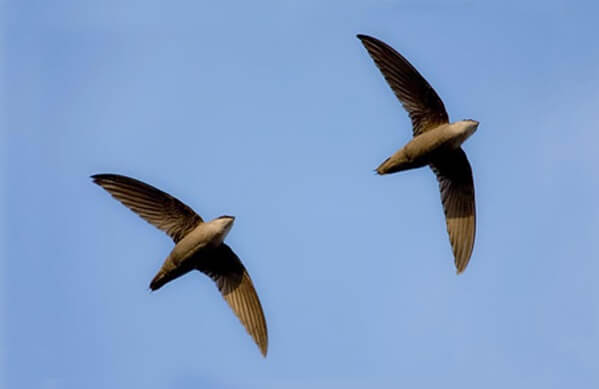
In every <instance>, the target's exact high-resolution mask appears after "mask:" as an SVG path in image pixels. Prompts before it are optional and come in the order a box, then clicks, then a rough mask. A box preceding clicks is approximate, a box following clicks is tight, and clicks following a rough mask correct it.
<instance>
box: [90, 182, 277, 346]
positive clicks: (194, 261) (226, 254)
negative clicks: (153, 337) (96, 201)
mask: <svg viewBox="0 0 599 389" xmlns="http://www.w3.org/2000/svg"><path fill="white" fill-rule="evenodd" d="M92 178H93V180H94V182H95V183H96V184H98V185H100V186H101V187H102V188H104V189H105V190H106V191H108V192H109V193H110V194H111V195H112V196H113V197H114V198H116V199H117V200H119V201H120V202H121V203H123V205H125V206H126V207H128V208H129V209H131V210H132V211H133V212H135V213H137V214H138V215H139V216H141V217H142V218H143V219H145V220H146V221H147V222H149V223H151V224H152V225H154V226H155V227H157V228H159V229H161V230H163V231H164V232H166V233H167V234H168V235H169V236H170V237H171V238H172V239H173V241H174V242H175V247H174V248H173V249H172V250H171V252H170V254H169V255H168V256H167V258H166V259H165V260H164V263H163V264H162V267H161V268H160V270H159V271H158V273H157V274H156V276H155V277H154V279H153V280H152V282H151V283H150V289H152V290H157V289H160V288H161V287H162V286H164V285H165V284H167V283H168V282H170V281H172V280H174V279H176V278H178V277H181V276H182V275H184V274H186V273H188V272H190V271H192V270H199V271H201V272H202V273H204V274H206V275H207V276H209V277H210V278H212V280H213V281H214V282H215V283H216V286H217V287H218V290H219V291H220V292H221V294H222V296H223V297H224V299H225V300H226V301H227V303H228V304H229V306H230V307H231V309H232V310H233V312H234V313H235V315H236V316H237V317H238V318H239V320H240V321H241V323H242V324H243V326H244V327H245V328H246V330H247V331H248V333H249V334H250V335H251V336H252V337H253V338H254V341H255V342H256V344H257V345H258V347H259V348H260V351H261V352H262V355H264V356H266V351H267V348H268V335H267V329H266V320H265V318H264V312H263V311H262V306H261V304H260V300H259V299H258V295H257V294H256V290H255V289H254V285H253V283H252V280H251V278H250V276H249V274H248V273H247V270H246V269H245V267H244V266H243V264H242V263H241V261H240V260H239V257H237V255H236V254H235V253H234V252H233V250H231V248H230V247H229V246H228V245H227V244H225V243H224V239H225V237H226V236H227V234H228V233H229V231H230V230H231V227H232V226H233V223H234V221H235V218H234V217H233V216H221V217H218V218H216V219H214V220H211V221H209V222H204V221H203V220H202V218H201V217H200V216H199V215H198V214H196V213H195V212H194V211H193V210H192V209H191V208H189V207H188V206H187V205H185V204H183V203H182V202H180V201H179V200H177V199H176V198H174V197H172V196H170V195H169V194H167V193H165V192H162V191H160V190H159V189H156V188H154V187H153V186H151V185H148V184H146V183H143V182H141V181H138V180H135V179H133V178H130V177H125V176H121V175H117V174H97V175H95V176H92Z"/></svg>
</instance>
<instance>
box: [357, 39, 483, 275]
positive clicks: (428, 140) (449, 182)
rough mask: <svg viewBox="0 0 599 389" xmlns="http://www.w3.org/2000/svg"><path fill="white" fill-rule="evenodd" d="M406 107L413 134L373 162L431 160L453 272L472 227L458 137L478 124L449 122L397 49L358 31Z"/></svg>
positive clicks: (410, 165)
mask: <svg viewBox="0 0 599 389" xmlns="http://www.w3.org/2000/svg"><path fill="white" fill-rule="evenodd" d="M357 37H358V39H360V41H362V44H363V45H364V47H365V48H366V50H367V51H368V54H370V56H371V57H372V59H373V60H374V63H375V64H376V66H377V67H378V68H379V70H380V71H381V73H382V74H383V76H384V77H385V80H387V83H388V84H389V85H390V86H391V89H392V90H393V92H394V93H395V95H396V96H397V98H398V99H399V101H400V102H401V104H402V105H403V107H404V109H405V110H406V111H407V112H408V115H409V116H410V119H411V121H412V127H413V138H412V140H410V141H409V142H408V143H407V144H406V145H405V146H404V147H402V148H401V149H400V150H399V151H397V152H396V153H395V154H393V155H392V156H390V157H389V158H387V159H386V160H385V161H384V162H383V163H381V164H380V166H379V167H377V169H376V172H377V173H378V174H380V175H383V174H390V173H396V172H400V171H403V170H409V169H416V168H419V167H423V166H427V165H428V166H430V168H431V169H432V171H433V172H434V173H435V175H436V176H437V180H438V181H439V189H440V191H441V202H442V203H443V209H444V211H445V220H446V222H447V232H448V233H449V240H450V242H451V246H452V248H453V255H454V258H455V266H456V268H457V273H458V274H460V273H461V272H463V271H464V269H466V266H467V265H468V262H469V261H470V256H471V255H472V249H473V248H474V235H475V229H476V211H475V206H474V183H473V180H472V169H471V167H470V163H469V162H468V158H466V153H464V150H462V148H461V145H462V143H463V142H464V141H465V140H466V139H468V137H470V135H472V134H473V133H474V132H475V131H476V129H477V127H478V122H477V121H476V120H470V119H467V120H461V121H458V122H454V123H449V117H448V115H447V112H446V111H445V107H444V105H443V102H442V101H441V99H440V98H439V96H438V95H437V93H436V92H435V90H434V89H433V88H432V87H431V86H430V85H429V83H428V82H427V81H426V80H425V79H424V78H423V77H422V76H421V75H420V73H418V71H417V70H416V69H415V68H414V67H413V66H412V65H411V64H410V63H409V62H408V60H407V59H405V58H404V57H403V56H402V55H401V54H399V53H398V52H397V51H395V50H394V49H393V48H391V47H390V46H389V45H387V44H385V43H384V42H381V41H380V40H378V39H376V38H373V37H370V36H367V35H358V36H357Z"/></svg>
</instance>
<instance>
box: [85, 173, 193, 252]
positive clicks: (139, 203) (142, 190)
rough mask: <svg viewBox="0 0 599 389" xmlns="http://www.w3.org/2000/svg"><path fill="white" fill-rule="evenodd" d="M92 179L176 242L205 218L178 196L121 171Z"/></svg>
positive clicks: (95, 176) (98, 175)
mask: <svg viewBox="0 0 599 389" xmlns="http://www.w3.org/2000/svg"><path fill="white" fill-rule="evenodd" d="M91 178H92V179H93V180H94V182H95V183H96V184H98V185H100V186H101V187H102V188H104V189H106V191H107V192H108V193H110V194H111V195H112V196H113V197H114V198H115V199H117V200H119V201H120V202H121V203H123V204H124V205H125V206H126V207H127V208H129V209H130V210H132V211H133V212H135V213H137V214H138V215H139V216H141V217H142V218H143V219H145V220H146V221H147V222H148V223H150V224H153V225H154V226H155V227H157V228H159V229H161V230H162V231H164V232H166V233H167V234H168V235H169V236H170V237H171V238H173V240H174V241H175V243H177V242H178V241H180V240H181V239H183V237H184V236H185V235H187V234H188V233H189V232H190V231H191V230H193V229H194V228H195V227H197V225H198V224H200V223H202V221H203V220H202V218H201V217H200V216H199V215H198V214H196V213H195V212H194V211H193V209H191V208H189V207H188V206H187V205H185V204H183V203H182V202H180V201H179V200H177V199H176V198H174V197H172V196H171V195H169V194H167V193H164V192H163V191H161V190H158V189H156V188H154V187H153V186H151V185H148V184H145V183H143V182H141V181H138V180H136V179H133V178H130V177H125V176H121V175H118V174H96V175H94V176H92V177H91Z"/></svg>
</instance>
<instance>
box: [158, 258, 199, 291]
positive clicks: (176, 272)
mask: <svg viewBox="0 0 599 389" xmlns="http://www.w3.org/2000/svg"><path fill="white" fill-rule="evenodd" d="M193 269H194V267H193V261H190V260H188V261H183V262H182V263H179V264H177V265H176V264H175V263H174V262H173V260H172V259H171V258H170V257H168V258H167V259H166V260H165V261H164V264H163V265H162V267H161V268H160V270H159V271H158V273H157V274H156V275H155V276H154V278H153V279H152V281H151V282H150V289H151V290H152V291H154V290H158V289H160V288H161V287H162V286H164V284H167V283H169V282H170V281H172V280H174V279H175V278H179V277H181V276H182V275H184V274H186V273H189V272H190V271H191V270H193Z"/></svg>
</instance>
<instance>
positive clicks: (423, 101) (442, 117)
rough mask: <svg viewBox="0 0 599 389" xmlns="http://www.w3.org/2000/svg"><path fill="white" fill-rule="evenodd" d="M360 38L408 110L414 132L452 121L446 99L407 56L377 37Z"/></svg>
mask: <svg viewBox="0 0 599 389" xmlns="http://www.w3.org/2000/svg"><path fill="white" fill-rule="evenodd" d="M358 39H360V40H361V41H362V44H363V45H364V47H366V50H368V54H370V56H371V57H372V59H373V60H374V63H375V64H376V66H377V67H378V68H379V70H380V71H381V73H383V76H384V77H385V80H387V83H389V86H391V89H393V92H395V95H396V96H397V98H398V99H399V101H401V104H402V105H403V107H404V109H405V110H406V111H408V114H409V115H410V119H411V120H412V126H413V131H414V136H417V135H420V134H421V133H423V132H425V131H427V130H430V129H432V128H435V127H437V126H439V125H440V124H445V123H448V122H449V117H448V116H447V112H446V111H445V106H444V105H443V101H441V99H440V98H439V96H438V95H437V93H436V92H435V90H434V89H433V88H432V87H431V86H430V85H429V83H428V82H427V81H426V80H425V79H424V77H422V76H421V75H420V73H418V71H417V70H416V69H415V68H414V67H413V66H412V65H411V64H410V63H409V62H408V60H407V59H405V58H404V57H403V56H402V55H401V54H399V53H398V52H397V51H395V50H393V48H392V47H391V46H389V45H387V44H385V43H384V42H381V41H380V40H378V39H376V38H373V37H370V36H367V35H358Z"/></svg>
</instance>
